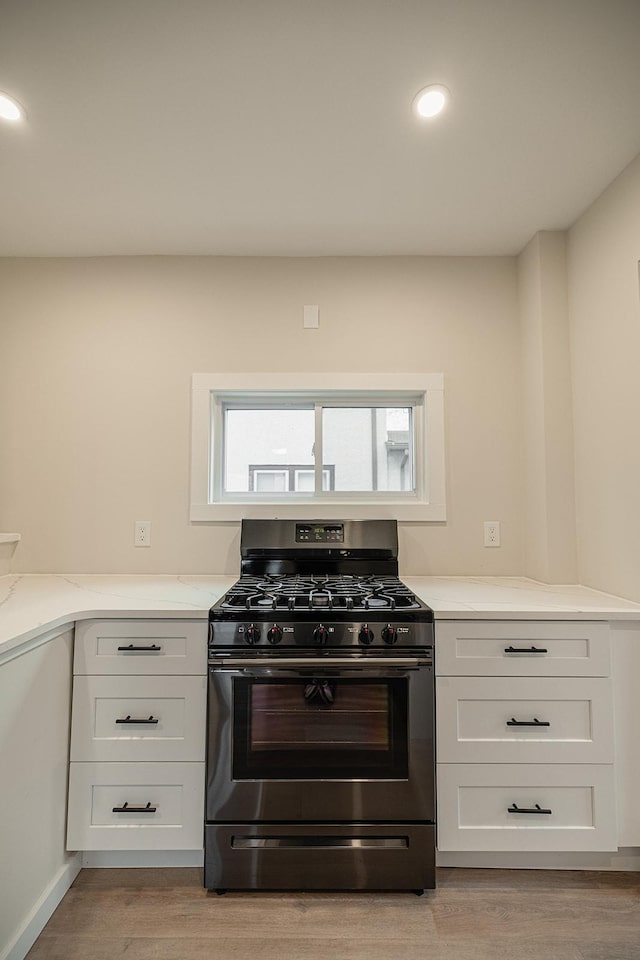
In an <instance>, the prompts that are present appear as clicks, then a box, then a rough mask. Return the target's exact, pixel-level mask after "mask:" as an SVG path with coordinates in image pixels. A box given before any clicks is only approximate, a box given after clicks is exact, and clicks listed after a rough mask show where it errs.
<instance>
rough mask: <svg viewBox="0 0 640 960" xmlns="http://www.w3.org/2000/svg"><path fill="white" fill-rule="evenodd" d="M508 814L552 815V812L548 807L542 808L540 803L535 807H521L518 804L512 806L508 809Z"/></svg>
mask: <svg viewBox="0 0 640 960" xmlns="http://www.w3.org/2000/svg"><path fill="white" fill-rule="evenodd" d="M507 812H508V813H551V810H549V809H548V807H541V806H540V804H539V803H536V805H535V807H519V806H518V804H517V803H514V804H512V805H511V806H510V807H507Z"/></svg>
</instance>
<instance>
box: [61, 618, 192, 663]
mask: <svg viewBox="0 0 640 960" xmlns="http://www.w3.org/2000/svg"><path fill="white" fill-rule="evenodd" d="M73 669H74V673H76V674H143V673H152V674H165V675H166V674H191V675H204V674H206V672H207V624H206V621H203V620H84V621H81V622H80V623H78V624H77V626H76V640H75V658H74V666H73Z"/></svg>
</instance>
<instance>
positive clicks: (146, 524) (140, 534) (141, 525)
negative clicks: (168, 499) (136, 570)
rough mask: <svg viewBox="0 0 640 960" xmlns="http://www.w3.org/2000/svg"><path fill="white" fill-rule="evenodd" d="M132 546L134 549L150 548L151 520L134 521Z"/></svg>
mask: <svg viewBox="0 0 640 960" xmlns="http://www.w3.org/2000/svg"><path fill="white" fill-rule="evenodd" d="M133 544H134V546H136V547H150V546H151V520H136V527H135V533H134V535H133Z"/></svg>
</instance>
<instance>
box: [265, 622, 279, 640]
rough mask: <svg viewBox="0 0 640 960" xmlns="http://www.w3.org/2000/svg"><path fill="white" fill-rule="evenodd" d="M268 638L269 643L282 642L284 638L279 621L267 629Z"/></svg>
mask: <svg viewBox="0 0 640 960" xmlns="http://www.w3.org/2000/svg"><path fill="white" fill-rule="evenodd" d="M267 640H268V641H269V643H280V641H281V640H282V627H279V626H278V624H277V623H274V625H273V626H272V627H269V629H268V630H267Z"/></svg>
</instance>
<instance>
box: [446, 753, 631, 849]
mask: <svg viewBox="0 0 640 960" xmlns="http://www.w3.org/2000/svg"><path fill="white" fill-rule="evenodd" d="M437 779H438V849H440V850H443V851H444V850H464V851H473V850H487V851H503V850H515V851H553V850H559V851H576V850H586V851H588V850H616V849H617V844H616V829H615V802H614V778H613V766H611V765H605V764H567V765H565V766H558V765H553V764H532V765H531V766H524V765H523V764H457V763H456V764H454V763H450V764H449V763H441V764H438V777H437Z"/></svg>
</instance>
